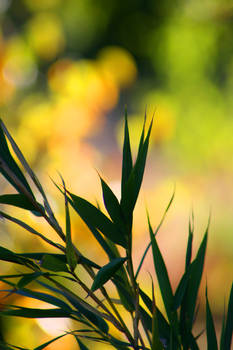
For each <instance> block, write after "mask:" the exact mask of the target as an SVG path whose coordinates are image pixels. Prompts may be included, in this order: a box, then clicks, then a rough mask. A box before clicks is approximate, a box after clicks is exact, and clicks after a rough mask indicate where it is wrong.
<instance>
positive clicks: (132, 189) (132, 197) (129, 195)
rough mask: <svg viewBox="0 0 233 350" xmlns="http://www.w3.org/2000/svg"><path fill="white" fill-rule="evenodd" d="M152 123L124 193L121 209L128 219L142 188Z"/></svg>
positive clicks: (141, 145)
mask: <svg viewBox="0 0 233 350" xmlns="http://www.w3.org/2000/svg"><path fill="white" fill-rule="evenodd" d="M152 122H153V121H151V123H150V126H149V130H148V133H147V135H146V138H145V140H144V142H143V143H142V141H141V142H140V145H139V150H138V155H137V159H136V162H135V165H134V167H133V169H132V171H131V173H130V176H129V178H128V181H127V183H126V184H125V186H124V191H123V193H122V197H121V207H122V211H123V212H124V213H125V215H126V218H130V217H131V215H132V213H133V209H134V207H135V204H136V201H137V198H138V194H139V191H140V188H141V184H142V179H143V175H144V170H145V165H146V157H147V151H148V146H149V139H150V133H151V129H152ZM142 135H144V127H143V131H142ZM142 135H141V140H142V137H143V136H142Z"/></svg>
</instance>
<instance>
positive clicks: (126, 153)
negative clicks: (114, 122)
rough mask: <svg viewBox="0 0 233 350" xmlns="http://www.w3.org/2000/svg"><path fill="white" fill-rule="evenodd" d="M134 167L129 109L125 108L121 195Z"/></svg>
mask: <svg viewBox="0 0 233 350" xmlns="http://www.w3.org/2000/svg"><path fill="white" fill-rule="evenodd" d="M132 169H133V161H132V153H131V146H130V138H129V128H128V120H127V109H125V131H124V143H123V157H122V175H121V197H123V196H124V192H125V187H126V184H127V182H128V179H129V176H130V174H131V171H132Z"/></svg>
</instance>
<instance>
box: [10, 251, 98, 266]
mask: <svg viewBox="0 0 233 350" xmlns="http://www.w3.org/2000/svg"><path fill="white" fill-rule="evenodd" d="M17 255H18V256H22V257H26V258H30V259H35V260H40V261H41V260H42V259H43V257H44V255H51V256H52V257H54V258H56V259H58V260H60V261H61V262H62V263H64V264H68V261H67V257H66V255H65V254H54V253H50V254H48V253H22V254H17ZM78 264H85V265H88V266H91V267H94V268H96V269H100V266H99V265H98V264H96V263H95V262H93V261H91V260H89V259H87V258H85V257H84V256H82V255H80V256H79V257H78Z"/></svg>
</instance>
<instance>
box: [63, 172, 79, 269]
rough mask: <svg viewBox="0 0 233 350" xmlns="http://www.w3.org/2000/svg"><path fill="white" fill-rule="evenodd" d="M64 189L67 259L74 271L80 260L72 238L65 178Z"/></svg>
mask: <svg viewBox="0 0 233 350" xmlns="http://www.w3.org/2000/svg"><path fill="white" fill-rule="evenodd" d="M61 179H62V182H63V187H64V197H65V215H66V257H67V262H68V265H69V266H70V269H71V271H74V270H75V268H76V266H77V263H78V260H77V256H76V253H75V250H74V246H73V242H72V238H71V223H70V211H69V203H68V199H67V194H66V187H65V182H64V180H63V178H62V177H61Z"/></svg>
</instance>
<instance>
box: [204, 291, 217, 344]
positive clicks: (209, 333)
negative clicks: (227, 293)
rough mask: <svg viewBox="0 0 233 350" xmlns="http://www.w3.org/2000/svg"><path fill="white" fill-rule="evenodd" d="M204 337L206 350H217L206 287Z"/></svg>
mask: <svg viewBox="0 0 233 350" xmlns="http://www.w3.org/2000/svg"><path fill="white" fill-rule="evenodd" d="M205 295H206V337H207V350H218V343H217V337H216V332H215V328H214V321H213V316H212V312H211V309H210V305H209V300H208V295H207V287H206V294H205Z"/></svg>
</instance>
